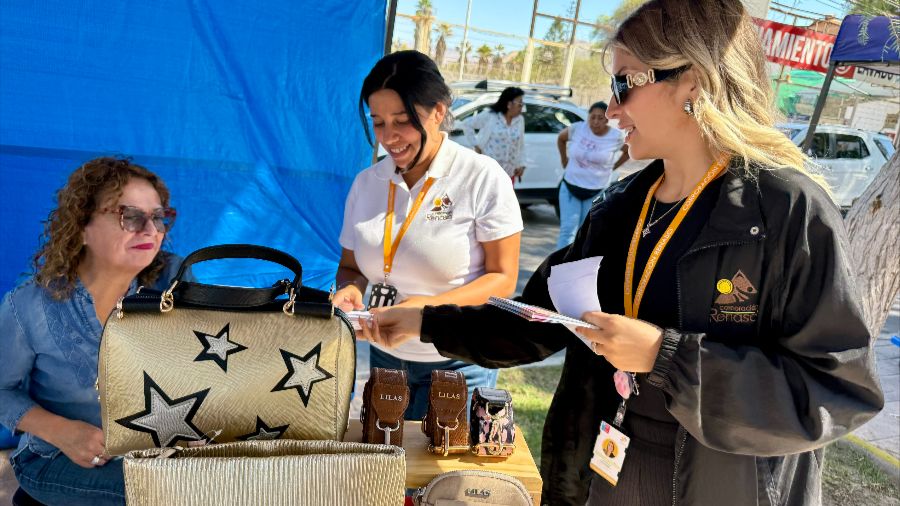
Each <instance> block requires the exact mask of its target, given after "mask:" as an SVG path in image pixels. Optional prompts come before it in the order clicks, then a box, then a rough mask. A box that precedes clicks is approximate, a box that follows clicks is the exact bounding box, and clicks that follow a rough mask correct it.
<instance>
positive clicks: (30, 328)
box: [0, 255, 181, 457]
mask: <svg viewBox="0 0 900 506" xmlns="http://www.w3.org/2000/svg"><path fill="white" fill-rule="evenodd" d="M167 257H168V258H167V262H166V266H165V267H164V268H163V271H162V273H161V274H160V276H159V278H158V280H157V282H156V284H155V285H154V286H153V288H156V289H160V290H165V289H166V288H168V285H169V284H170V282H169V280H170V279H171V278H173V277H174V276H175V273H176V272H177V270H178V267H179V266H180V264H181V258H179V257H177V256H175V255H167ZM137 288H138V286H137V280H136V279H135V280H133V281H132V282H131V286H130V287H129V288H128V294H129V295H130V294H133V293H134V292H135V291H136V290H137ZM102 333H103V328H102V327H101V325H100V320H99V319H97V313H96V311H95V310H94V300H93V298H92V297H91V294H90V293H88V291H87V289H86V288H85V287H84V285H82V284H81V280H77V281H76V285H75V289H74V290H73V292H72V294H71V295H70V296H69V297H68V298H66V299H63V300H56V299H54V298H53V297H52V296H51V295H50V293H49V292H48V291H47V290H45V289H44V288H43V287H41V286H40V285H38V284H37V283H36V282H35V281H34V279H33V278H30V279H28V280H27V281H25V282H24V283H22V284H21V285H19V286H18V287H16V288H15V289H13V290H12V291H11V292H9V293H7V294H6V297H4V298H3V302H2V304H0V350H2V351H0V424H2V425H4V426H5V427H7V428H8V429H10V430H14V429H15V428H16V427H17V426H18V424H19V421H20V420H21V419H22V416H24V415H25V413H26V412H28V410H30V409H31V408H33V407H35V406H41V407H42V408H44V409H46V410H47V411H49V412H51V413H54V414H56V415H59V416H62V417H65V418H68V419H71V420H81V421H83V422H87V423H90V424H92V425H95V426H97V427H101V424H100V397H99V393H98V391H97V389H96V388H95V384H96V382H97V362H98V359H99V353H100V335H101V334H102ZM25 447H27V448H28V449H29V450H31V451H32V452H34V453H37V454H39V455H42V456H45V457H52V456H54V455H56V453H58V452H59V450H58V449H57V448H56V447H55V446H53V445H51V444H50V443H48V442H46V441H44V440H43V439H41V438H39V437H37V436H35V435H33V434H29V433H24V434H23V437H22V439H21V440H20V441H19V450H18V451H21V449H22V448H25Z"/></svg>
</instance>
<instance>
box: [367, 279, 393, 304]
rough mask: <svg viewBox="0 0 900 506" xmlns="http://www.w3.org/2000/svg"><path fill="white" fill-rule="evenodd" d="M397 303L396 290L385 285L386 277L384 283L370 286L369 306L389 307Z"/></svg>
mask: <svg viewBox="0 0 900 506" xmlns="http://www.w3.org/2000/svg"><path fill="white" fill-rule="evenodd" d="M396 303H397V288H396V287H394V286H392V285H389V284H388V283H387V276H385V278H384V283H375V284H374V285H372V293H371V294H369V306H368V308H367V309H372V308H373V307H389V306H393V305H394V304H396Z"/></svg>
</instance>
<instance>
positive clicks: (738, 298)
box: [709, 270, 759, 324]
mask: <svg viewBox="0 0 900 506" xmlns="http://www.w3.org/2000/svg"><path fill="white" fill-rule="evenodd" d="M716 292H718V296H716V300H715V302H713V306H712V308H710V311H709V320H710V322H713V323H725V322H728V323H745V324H746V323H753V322H755V321H756V314H757V312H758V311H759V304H756V303H755V301H756V296H757V294H758V292H757V290H756V287H755V286H753V283H752V282H751V281H750V278H748V277H747V275H746V274H744V273H743V272H742V271H740V270H738V271H737V273H735V275H734V276H732V277H731V279H726V278H722V279H720V280H718V281H717V282H716Z"/></svg>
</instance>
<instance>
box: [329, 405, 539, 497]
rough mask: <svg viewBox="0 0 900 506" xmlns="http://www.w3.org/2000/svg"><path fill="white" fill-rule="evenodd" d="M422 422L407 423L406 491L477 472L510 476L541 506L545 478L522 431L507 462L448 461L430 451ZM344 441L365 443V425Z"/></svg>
mask: <svg viewBox="0 0 900 506" xmlns="http://www.w3.org/2000/svg"><path fill="white" fill-rule="evenodd" d="M421 425H422V422H410V421H407V422H404V423H403V449H404V450H406V487H407V488H418V487H424V486H425V485H427V484H428V482H429V481H431V479H432V478H434V477H435V476H437V475H439V474H441V473H446V472H447V471H459V470H463V469H477V470H481V471H494V472H497V473H503V474H508V475H510V476H513V477H515V478H518V479H519V481H521V482H522V484H523V485H525V488H526V489H527V490H528V494H529V495H531V499H532V501H534V504H535V506H538V505H539V504H540V503H541V486H542V485H543V482H542V481H541V475H540V473H539V472H538V469H537V466H536V465H535V464H534V459H533V458H531V451H530V450H529V449H528V443H527V442H525V438H524V437H523V436H522V430H521V429H520V428H519V426H516V451H515V452H513V454H512V455H510V456H509V457H506V458H488V457H476V456H474V455H472V454H471V453H460V454H455V455H454V454H451V455H448V456H446V457H443V456H441V455H435V454H433V453H431V452H429V451H428V438H427V437H425V434H423V433H422V428H421ZM344 441H362V424H361V423H359V420H350V424H349V425H348V426H347V435H346V436H345V437H344Z"/></svg>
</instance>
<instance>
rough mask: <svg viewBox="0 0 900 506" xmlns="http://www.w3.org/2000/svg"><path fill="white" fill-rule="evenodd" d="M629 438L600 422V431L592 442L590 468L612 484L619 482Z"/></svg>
mask: <svg viewBox="0 0 900 506" xmlns="http://www.w3.org/2000/svg"><path fill="white" fill-rule="evenodd" d="M630 441H631V438H629V437H628V436H626V435H625V434H622V432H621V431H619V429H617V428H615V427H614V426H612V425H610V424H608V423H606V422H600V433H599V434H598V435H597V441H596V442H595V443H594V455H593V456H592V457H591V469H593V470H594V472H595V473H597V474H599V475H600V476H602V477H603V478H604V479H605V480H606V481H608V482H609V483H610V484H611V485H612V486H616V483H618V482H619V473H620V472H621V471H622V465H623V464H624V463H625V451H626V450H628V443H629V442H630Z"/></svg>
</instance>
